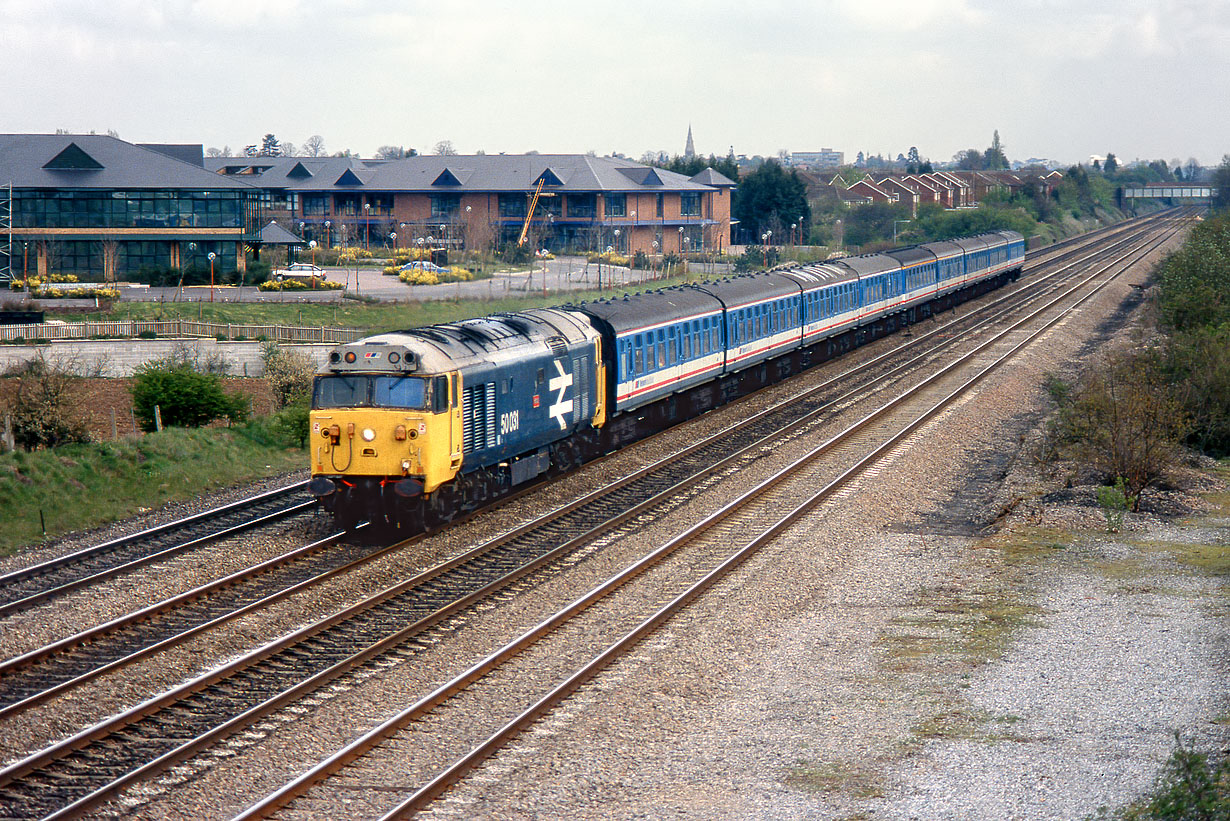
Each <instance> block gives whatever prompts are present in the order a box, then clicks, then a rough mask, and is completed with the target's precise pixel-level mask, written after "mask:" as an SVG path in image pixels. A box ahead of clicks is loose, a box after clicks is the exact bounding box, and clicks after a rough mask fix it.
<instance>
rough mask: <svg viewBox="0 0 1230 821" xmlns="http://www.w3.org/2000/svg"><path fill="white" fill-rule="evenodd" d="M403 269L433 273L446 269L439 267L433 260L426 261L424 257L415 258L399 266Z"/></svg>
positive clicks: (439, 272) (440, 272) (442, 271)
mask: <svg viewBox="0 0 1230 821" xmlns="http://www.w3.org/2000/svg"><path fill="white" fill-rule="evenodd" d="M401 270H403V271H431V272H432V273H433V274H442V273H444V272H445V271H447V270H448V269H447V268H441V267H440V266H439V265H436V264H435V263H434V262H428V261H427V260H425V259H416V260H414V261H412V262H407V263H406V264H405V265H403V266H401Z"/></svg>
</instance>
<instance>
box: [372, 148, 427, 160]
mask: <svg viewBox="0 0 1230 821" xmlns="http://www.w3.org/2000/svg"><path fill="white" fill-rule="evenodd" d="M418 153H419V152H418V151H415V150H414V149H413V148H404V147H402V146H400V145H382V146H380V147H379V148H377V149H376V159H378V160H400V159H402V158H404V157H416V156H418Z"/></svg>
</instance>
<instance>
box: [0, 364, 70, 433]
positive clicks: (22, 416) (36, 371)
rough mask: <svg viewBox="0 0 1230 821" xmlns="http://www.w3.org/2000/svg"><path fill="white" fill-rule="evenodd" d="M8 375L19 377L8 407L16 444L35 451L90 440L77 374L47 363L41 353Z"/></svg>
mask: <svg viewBox="0 0 1230 821" xmlns="http://www.w3.org/2000/svg"><path fill="white" fill-rule="evenodd" d="M9 375H16V376H17V377H18V380H17V393H16V395H15V396H14V397H13V400H12V405H11V406H10V408H9V413H10V415H11V416H12V420H13V441H14V442H16V444H18V445H20V446H21V447H23V448H25V449H26V450H36V449H38V448H51V447H55V446H56V445H67V444H71V443H74V442H88V441H90V434H89V430H88V429H87V428H86V424H85V420H84V419H82V418H81V416H80V410H81V407H82V404H81V402H80V397H78V396H77V384H78V382H79V378H78V377H76V376H73V375H72V374H70V373H69V372H68V371H66V370H63V369H61V368H59V367H55V366H52V365H50V364H48V362H47V361H46V360H45V359H43V357H42V356H41V355H40V356H38V357H37V358H35V359H32V360H30V361H29V362H27V363H25V364H24V365H23V366H22V369H21V370H20V371H18V372H17V373H16V374H9Z"/></svg>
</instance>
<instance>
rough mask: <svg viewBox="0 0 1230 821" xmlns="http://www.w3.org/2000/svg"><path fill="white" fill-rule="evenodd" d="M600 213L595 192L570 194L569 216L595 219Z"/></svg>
mask: <svg viewBox="0 0 1230 821" xmlns="http://www.w3.org/2000/svg"><path fill="white" fill-rule="evenodd" d="M597 213H598V205H597V197H596V195H594V194H569V195H568V216H569V217H573V218H576V219H593V217H594V215H595V214H597Z"/></svg>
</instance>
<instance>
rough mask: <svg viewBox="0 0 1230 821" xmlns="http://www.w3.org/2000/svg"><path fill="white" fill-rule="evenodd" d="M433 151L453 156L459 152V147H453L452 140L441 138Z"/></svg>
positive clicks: (439, 154) (440, 154) (437, 153)
mask: <svg viewBox="0 0 1230 821" xmlns="http://www.w3.org/2000/svg"><path fill="white" fill-rule="evenodd" d="M431 153H433V154H436V155H438V156H452V155H454V154H456V153H457V149H456V148H453V141H452V140H440V142H438V143H436V145H435V147H434V148H433V149H432V150H431Z"/></svg>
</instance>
